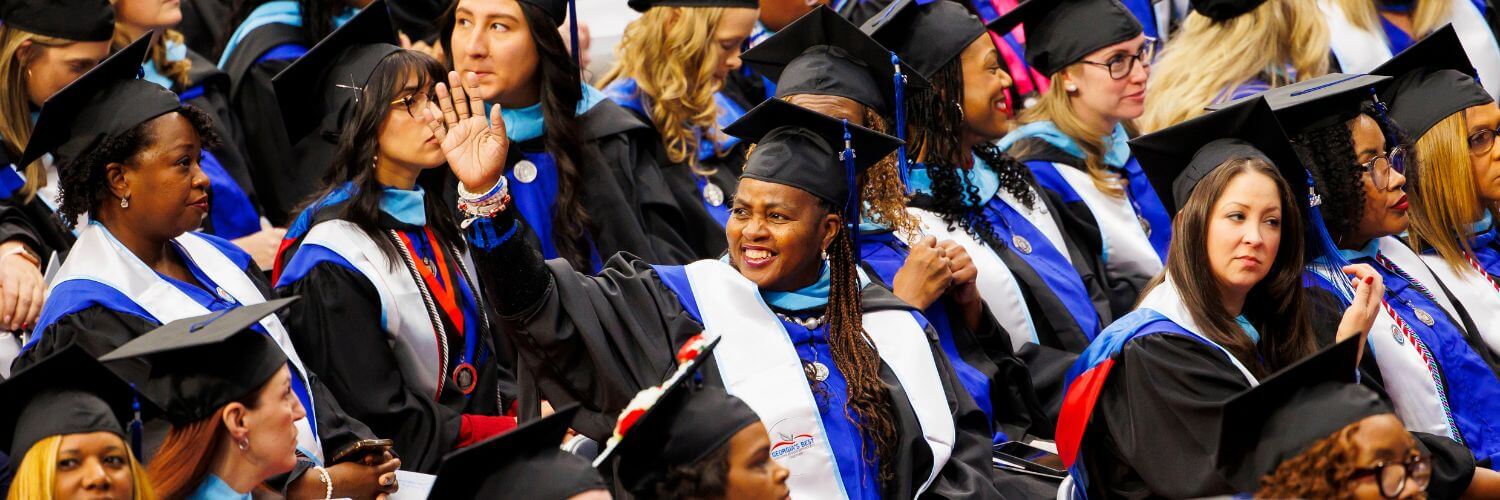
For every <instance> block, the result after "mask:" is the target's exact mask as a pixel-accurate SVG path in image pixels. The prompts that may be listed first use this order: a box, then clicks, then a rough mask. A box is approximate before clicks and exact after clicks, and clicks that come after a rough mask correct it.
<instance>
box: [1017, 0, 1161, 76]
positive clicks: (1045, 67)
mask: <svg viewBox="0 0 1500 500" xmlns="http://www.w3.org/2000/svg"><path fill="white" fill-rule="evenodd" d="M1017 24H1020V25H1022V26H1021V28H1022V29H1023V30H1025V32H1026V63H1027V64H1030V65H1031V66H1032V67H1035V68H1036V69H1037V71H1040V72H1041V73H1042V74H1044V75H1051V74H1055V73H1057V72H1058V71H1062V69H1063V68H1066V67H1068V66H1069V65H1071V64H1073V63H1076V62H1078V61H1080V60H1082V59H1083V57H1084V56H1087V55H1089V54H1091V53H1093V52H1094V51H1096V50H1099V49H1102V48H1105V47H1108V46H1110V45H1114V44H1117V43H1120V42H1123V41H1126V40H1129V39H1132V38H1135V37H1136V36H1138V35H1140V34H1141V23H1140V22H1139V21H1136V19H1135V15H1133V14H1131V13H1130V11H1129V10H1126V9H1125V6H1124V5H1121V4H1120V2H1119V0H1027V1H1025V2H1022V3H1021V4H1019V5H1016V8H1014V9H1011V10H1010V12H1006V13H1005V14H1003V15H1001V16H1000V17H998V18H996V19H995V20H994V21H992V22H990V24H989V29H990V30H993V31H995V32H996V33H1005V32H1007V31H1010V30H1011V29H1012V28H1014V27H1015V26H1016V25H1017Z"/></svg>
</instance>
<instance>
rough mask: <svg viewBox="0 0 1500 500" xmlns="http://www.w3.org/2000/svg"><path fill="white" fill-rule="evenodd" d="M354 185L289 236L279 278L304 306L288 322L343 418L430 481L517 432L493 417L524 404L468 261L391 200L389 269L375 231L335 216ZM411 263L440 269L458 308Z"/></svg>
mask: <svg viewBox="0 0 1500 500" xmlns="http://www.w3.org/2000/svg"><path fill="white" fill-rule="evenodd" d="M348 186H349V185H347V184H346V185H345V187H344V188H342V189H339V190H336V191H334V192H333V193H332V194H331V195H330V196H328V197H325V198H323V199H322V200H320V201H319V203H317V204H315V205H313V206H312V207H310V208H308V209H307V210H306V211H305V212H303V214H302V215H300V216H299V217H298V219H297V221H296V222H295V223H293V224H292V226H291V227H290V228H288V230H287V239H286V240H285V241H284V242H283V243H282V248H283V250H282V251H281V253H280V254H278V257H277V268H276V273H275V274H276V276H275V277H274V278H273V279H274V280H275V282H276V288H277V290H278V291H279V292H280V293H283V294H286V295H301V296H302V300H300V301H298V302H297V303H296V304H293V305H292V306H291V307H290V308H289V309H288V311H287V312H286V313H285V314H284V315H283V318H284V320H285V321H286V324H287V326H288V329H289V330H290V331H292V332H293V333H292V342H293V343H294V344H296V346H297V349H298V351H299V352H303V353H306V354H305V355H304V356H305V357H304V358H303V359H304V361H305V362H306V363H307V365H308V366H309V368H310V369H312V370H314V371H316V372H318V373H319V374H321V375H322V377H323V379H324V380H325V381H326V382H327V384H328V387H329V389H330V390H331V392H332V393H333V394H334V395H335V396H337V397H338V398H339V399H340V401H341V402H342V403H343V406H344V409H345V410H347V411H348V412H349V414H350V415H353V416H354V417H356V418H358V419H360V420H361V421H363V422H365V423H366V424H368V425H369V426H370V428H371V429H373V430H374V431H375V433H376V434H378V435H380V436H381V437H384V438H389V439H391V440H393V441H395V446H394V449H395V451H396V453H397V455H398V456H400V457H401V467H402V468H403V469H406V470H413V471H418V472H424V473H432V472H434V471H435V470H436V469H437V465H438V463H439V461H440V460H441V459H442V456H443V454H444V453H447V452H449V451H452V450H454V449H456V448H458V447H460V445H461V444H468V443H469V442H472V441H477V440H478V439H481V438H483V437H486V436H487V435H488V434H492V433H493V432H494V431H496V430H503V428H502V429H495V428H494V426H495V425H501V426H504V425H505V424H506V423H509V424H512V425H513V421H511V422H504V423H502V422H498V421H496V420H494V419H496V418H498V417H497V416H498V415H501V414H502V413H503V412H504V411H505V409H506V408H508V405H509V404H510V403H511V402H512V401H514V399H515V393H516V392H515V387H514V385H513V383H512V380H513V377H512V376H511V375H510V369H509V368H508V367H509V366H510V365H511V361H510V360H511V359H513V358H512V356H511V355H510V354H508V353H507V352H506V350H505V349H504V348H505V346H503V345H501V346H498V347H497V346H496V345H495V344H493V343H492V342H491V339H493V338H496V337H497V336H496V335H495V334H494V332H491V331H490V329H491V328H494V327H495V325H494V324H492V323H491V322H490V321H489V317H488V315H487V314H485V312H486V311H488V310H489V307H488V306H487V305H486V303H485V301H484V298H483V297H484V296H483V295H482V294H480V293H478V291H477V290H475V288H474V287H475V285H474V281H473V280H474V279H476V278H477V277H478V275H476V274H474V273H473V272H472V271H470V270H471V269H472V267H470V265H469V264H468V263H467V262H466V261H467V260H468V259H467V256H466V255H465V253H464V252H463V251H461V250H459V249H458V248H457V247H455V246H453V245H450V244H445V243H443V242H441V240H437V239H436V237H435V236H431V234H430V233H428V232H426V231H424V229H423V228H424V225H419V224H417V222H423V223H424V224H425V219H423V220H412V216H411V215H410V212H409V211H400V210H391V209H389V208H386V207H387V205H386V204H384V203H383V210H389V211H383V212H382V214H381V219H380V222H379V223H380V227H381V229H382V230H384V231H387V232H388V233H389V234H387V235H384V236H385V237H387V238H389V239H390V241H391V243H392V244H394V245H396V247H397V249H398V252H400V253H401V254H402V255H403V257H402V259H401V261H400V262H390V261H389V260H387V259H386V258H385V257H384V254H383V253H381V252H380V250H379V248H378V247H377V246H376V245H377V244H376V243H375V240H372V239H370V236H368V235H367V233H365V232H363V231H362V230H360V229H359V228H358V227H356V226H354V225H353V224H351V223H349V222H347V221H344V220H342V219H338V218H337V216H338V213H339V212H340V211H341V209H342V204H343V203H346V202H347V200H348V193H349V191H350V188H349V187H348ZM405 193H412V191H405ZM416 199H417V200H418V203H416V204H415V209H416V211H417V212H419V213H420V212H421V211H422V205H421V204H420V196H418V197H416ZM408 200H410V198H408ZM405 206H406V207H407V208H408V209H410V208H412V207H413V205H405ZM392 212H395V213H398V214H403V215H400V216H399V218H398V216H396V215H391V213H392ZM397 233H399V234H400V235H401V236H402V237H404V242H403V239H402V238H401V237H397V236H393V234H397ZM429 238H431V239H429ZM433 241H437V242H438V243H437V245H436V246H437V247H438V248H436V249H435V248H434V245H433V244H432V243H431V242H433ZM407 242H409V243H407ZM433 252H441V255H438V254H435V253H433ZM408 255H410V256H416V257H418V258H420V259H421V260H424V261H426V262H431V263H435V265H433V264H425V265H426V266H427V269H436V270H437V272H435V273H432V274H434V275H441V276H440V277H438V276H433V278H435V279H438V280H439V281H440V282H441V283H443V285H442V286H443V287H449V286H455V285H456V288H454V289H451V290H453V295H452V297H453V298H454V301H453V302H452V303H445V302H443V300H442V298H443V296H444V295H445V294H443V293H442V290H435V289H434V287H432V286H430V285H429V284H428V283H427V282H426V279H427V278H426V277H423V278H421V279H418V278H417V276H419V275H422V272H421V270H420V269H419V268H417V266H416V263H417V261H416V260H412V257H409V256H408ZM445 269H446V272H444V270H445ZM449 306H453V308H452V309H450V307H449ZM439 326H440V328H439ZM463 372H467V373H463ZM465 382H469V383H471V385H468V386H467V387H465V385H466V384H465ZM466 388H467V390H465V389H466Z"/></svg>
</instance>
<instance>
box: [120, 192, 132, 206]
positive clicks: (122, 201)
mask: <svg viewBox="0 0 1500 500" xmlns="http://www.w3.org/2000/svg"><path fill="white" fill-rule="evenodd" d="M120 208H130V195H128V194H127V195H125V196H121V197H120Z"/></svg>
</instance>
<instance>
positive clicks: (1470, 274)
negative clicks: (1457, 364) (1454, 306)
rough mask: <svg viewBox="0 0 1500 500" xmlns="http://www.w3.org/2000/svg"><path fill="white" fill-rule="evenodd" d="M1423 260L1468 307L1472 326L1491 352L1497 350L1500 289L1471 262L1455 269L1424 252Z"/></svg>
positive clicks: (1439, 258)
mask: <svg viewBox="0 0 1500 500" xmlns="http://www.w3.org/2000/svg"><path fill="white" fill-rule="evenodd" d="M1422 260H1423V261H1425V262H1427V265H1428V268H1429V269H1430V270H1431V271H1432V274H1433V276H1435V277H1437V279H1438V280H1439V281H1441V282H1443V283H1444V284H1446V285H1448V291H1450V292H1453V298H1454V299H1456V300H1458V303H1460V304H1463V306H1464V310H1465V311H1468V313H1469V319H1471V320H1474V328H1475V329H1477V330H1479V331H1477V332H1474V333H1476V334H1478V335H1479V338H1480V340H1483V341H1484V345H1485V346H1487V347H1489V349H1490V352H1493V353H1497V354H1500V291H1496V290H1495V287H1494V286H1493V285H1491V284H1490V280H1489V279H1488V278H1486V277H1485V276H1482V275H1481V274H1480V273H1482V272H1483V271H1479V270H1476V269H1474V268H1473V267H1471V266H1468V265H1464V267H1462V268H1459V269H1454V268H1453V267H1451V266H1449V265H1448V263H1447V262H1445V261H1443V257H1442V256H1440V255H1437V254H1431V255H1423V256H1422Z"/></svg>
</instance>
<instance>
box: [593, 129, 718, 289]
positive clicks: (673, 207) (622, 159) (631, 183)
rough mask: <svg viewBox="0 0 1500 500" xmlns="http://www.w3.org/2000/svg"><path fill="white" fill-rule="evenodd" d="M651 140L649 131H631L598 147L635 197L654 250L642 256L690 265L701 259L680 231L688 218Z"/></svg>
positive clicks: (643, 230)
mask: <svg viewBox="0 0 1500 500" xmlns="http://www.w3.org/2000/svg"><path fill="white" fill-rule="evenodd" d="M627 113H628V112H627ZM632 116H633V115H632ZM650 137H651V136H650V133H649V132H648V131H637V132H629V133H622V134H616V135H615V136H611V137H606V138H601V139H600V140H599V141H598V143H597V144H598V145H599V151H600V154H601V155H603V157H604V158H605V161H608V162H611V163H612V164H613V166H614V168H613V171H614V173H615V175H616V176H617V177H618V179H617V180H616V182H618V183H619V184H620V185H621V186H627V187H628V188H629V193H628V194H629V195H630V196H631V197H632V198H633V199H632V200H631V201H632V205H634V207H635V209H636V215H637V216H638V217H639V218H640V224H641V230H642V236H643V237H644V238H646V240H647V245H648V248H649V249H650V254H649V255H647V254H640V256H642V257H643V258H647V259H650V261H651V262H657V263H662V264H687V263H689V262H692V261H693V260H694V259H696V258H697V257H698V256H697V255H696V254H695V253H694V251H693V247H692V246H691V245H689V244H688V241H687V240H686V239H685V238H683V236H682V234H681V233H680V232H679V231H681V228H682V227H684V225H685V224H686V221H687V219H686V218H685V217H684V216H683V214H682V209H681V208H679V207H678V206H677V202H676V200H674V199H673V198H672V193H671V191H669V190H668V189H667V187H666V181H665V180H664V179H662V173H661V166H660V165H658V164H657V158H656V156H655V155H653V154H652V153H651V152H652V150H653V149H654V148H655V147H656V146H655V143H654V142H651V138H650ZM604 257H608V256H604Z"/></svg>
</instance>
